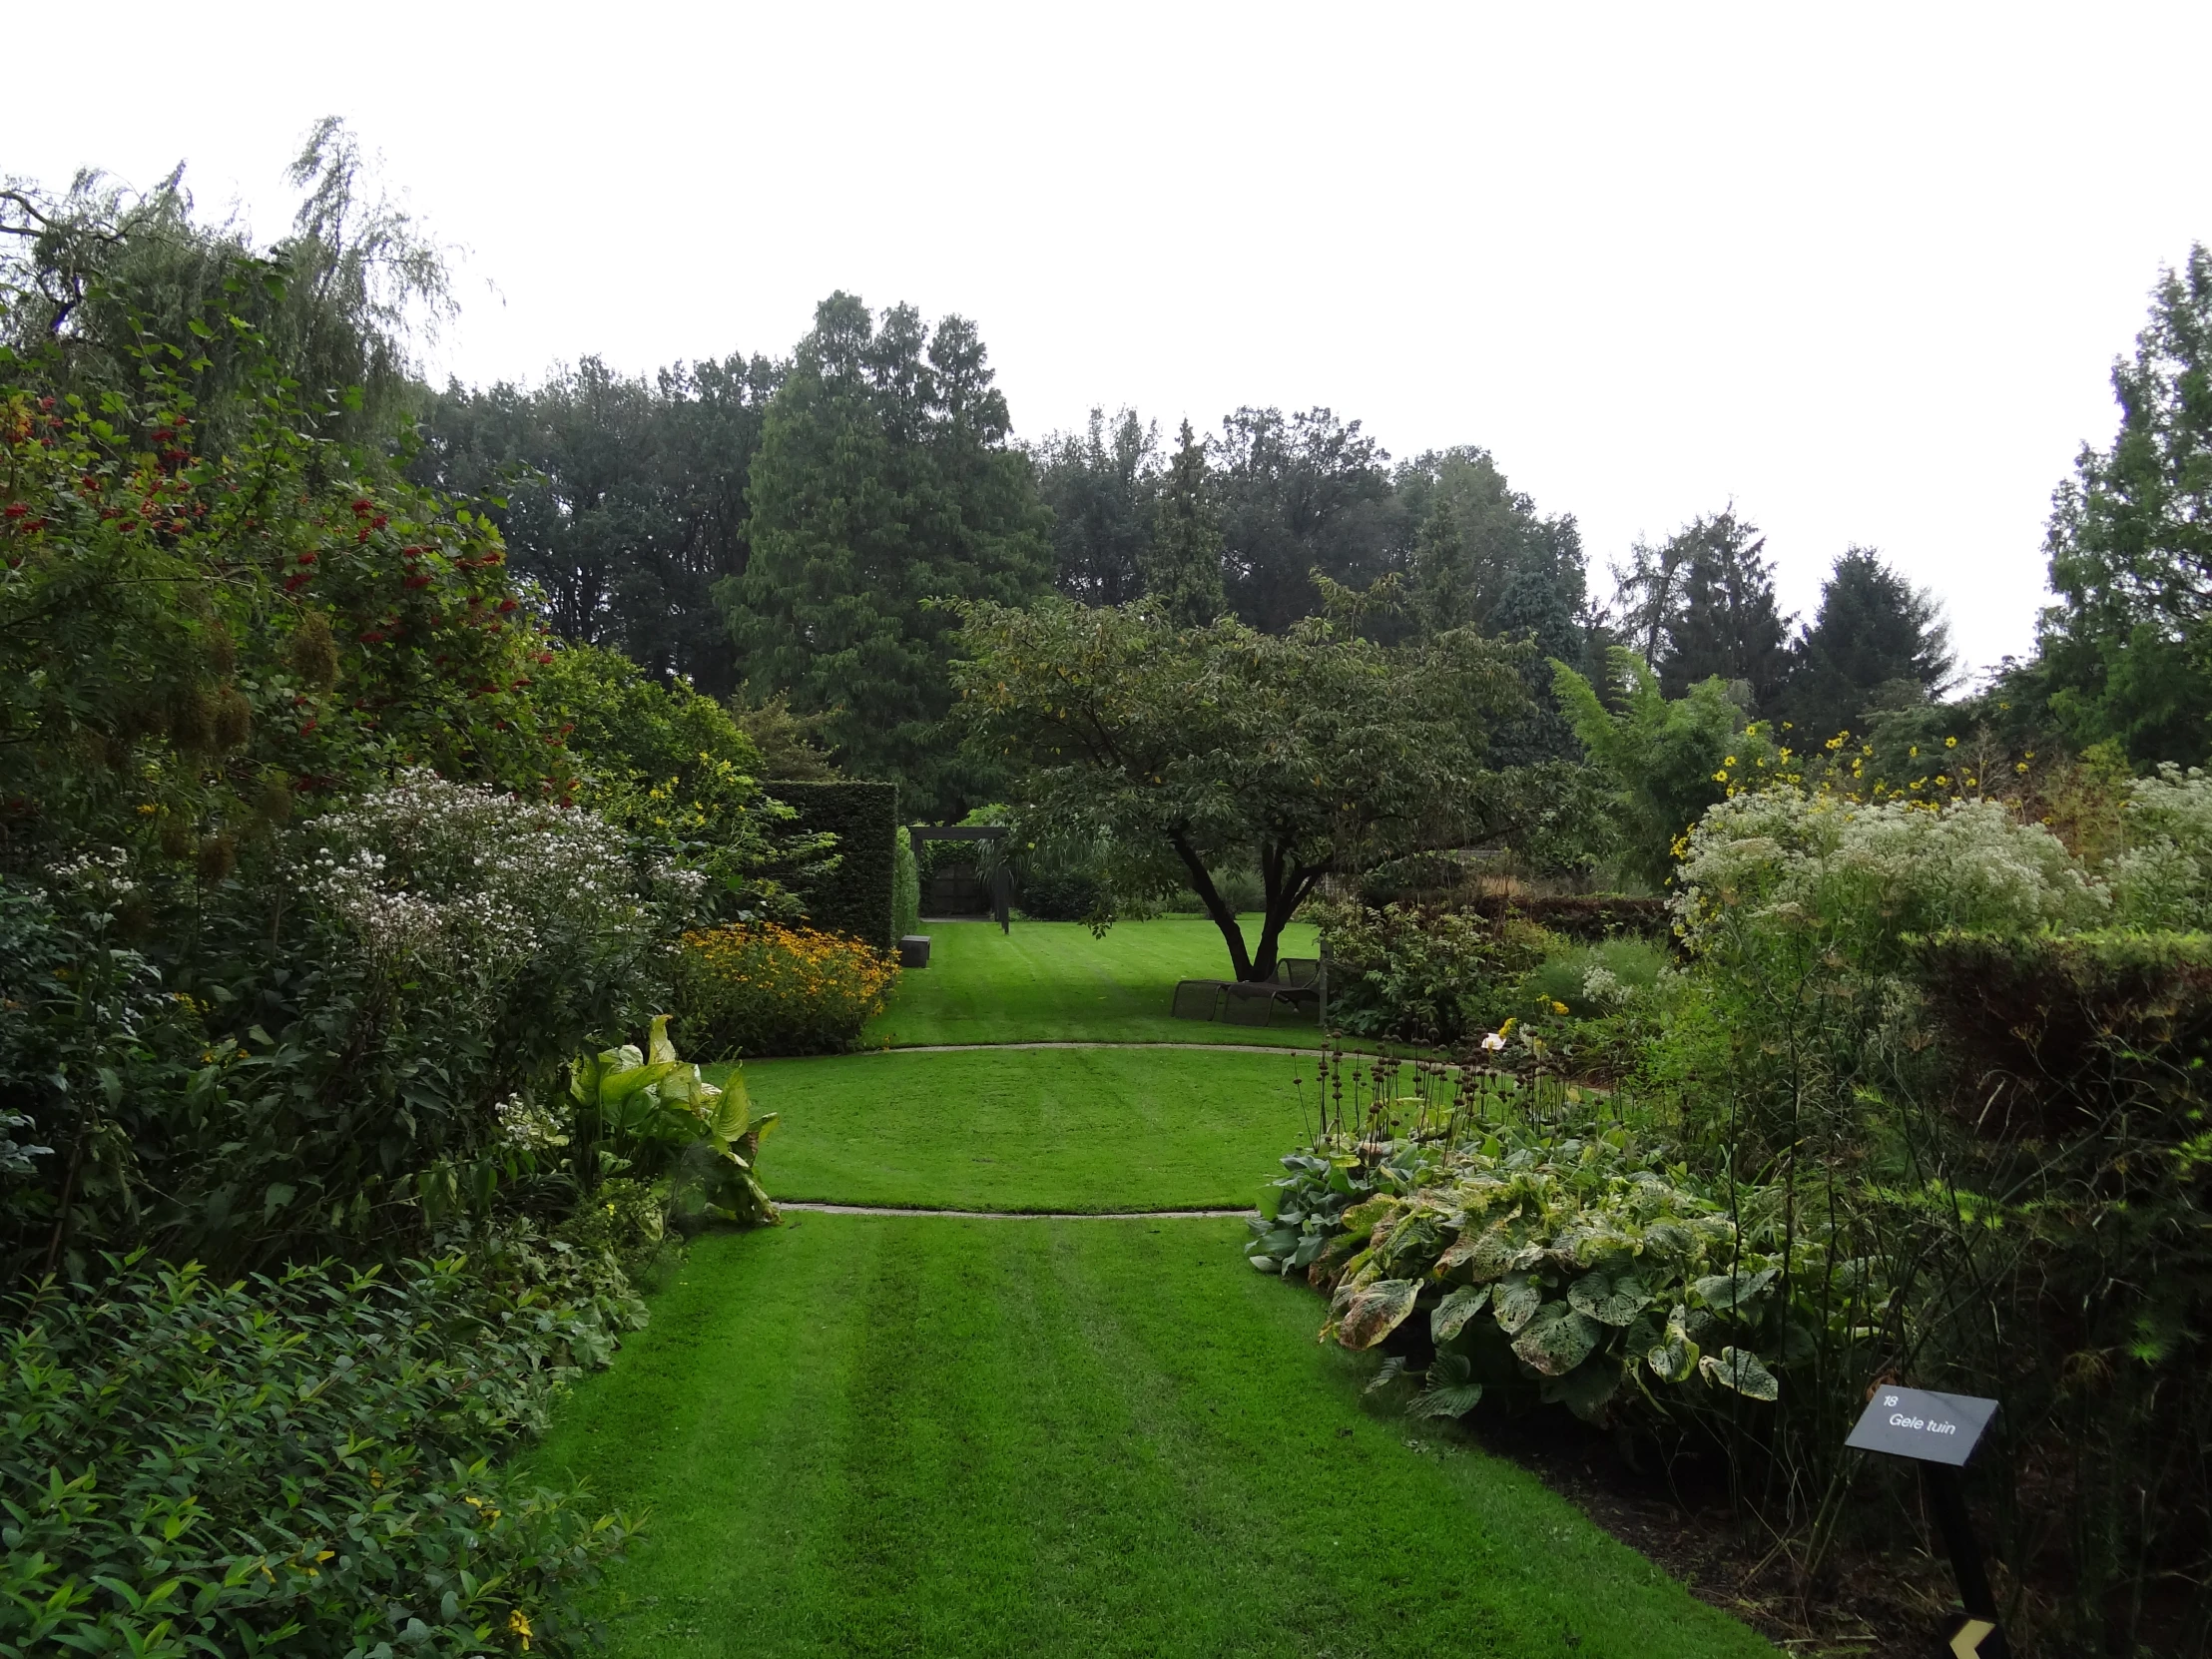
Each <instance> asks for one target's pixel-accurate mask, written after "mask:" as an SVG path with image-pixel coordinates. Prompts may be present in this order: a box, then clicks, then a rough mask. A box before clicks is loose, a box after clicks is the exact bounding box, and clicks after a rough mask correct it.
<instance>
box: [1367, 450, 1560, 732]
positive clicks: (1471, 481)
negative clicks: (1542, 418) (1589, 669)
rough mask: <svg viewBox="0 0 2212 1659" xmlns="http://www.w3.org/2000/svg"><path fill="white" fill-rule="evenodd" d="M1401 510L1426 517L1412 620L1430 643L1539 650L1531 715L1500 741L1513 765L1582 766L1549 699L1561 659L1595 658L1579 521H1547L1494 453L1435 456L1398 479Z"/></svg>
mask: <svg viewBox="0 0 2212 1659" xmlns="http://www.w3.org/2000/svg"><path fill="white" fill-rule="evenodd" d="M1397 494H1398V499H1399V501H1400V502H1401V503H1402V504H1403V505H1404V506H1405V507H1406V509H1407V510H1408V511H1410V512H1415V513H1418V514H1419V515H1420V516H1419V525H1420V528H1419V530H1418V531H1417V532H1416V534H1415V536H1414V539H1413V548H1412V557H1411V560H1410V564H1409V567H1408V570H1407V581H1406V588H1405V598H1406V604H1405V610H1406V615H1407V618H1408V620H1409V621H1410V623H1411V625H1412V626H1413V627H1414V628H1415V629H1416V630H1418V631H1420V632H1422V633H1431V634H1432V633H1436V632H1439V631H1441V630H1443V629H1447V628H1458V627H1463V626H1467V625H1469V624H1471V625H1472V626H1474V627H1475V628H1477V629H1479V630H1480V631H1481V632H1482V633H1484V634H1487V635H1491V636H1493V637H1497V638H1505V639H1526V640H1529V641H1531V642H1533V644H1534V645H1535V648H1536V655H1535V656H1534V657H1533V658H1531V659H1530V661H1529V665H1528V670H1527V680H1528V689H1529V696H1530V702H1529V711H1530V712H1529V714H1528V715H1527V717H1526V718H1525V720H1524V721H1523V722H1522V723H1520V724H1519V725H1517V726H1516V727H1514V728H1513V729H1511V730H1509V731H1507V732H1504V733H1501V734H1500V736H1499V741H1498V755H1499V758H1500V759H1501V760H1504V761H1508V762H1534V761H1541V760H1548V759H1559V760H1566V759H1574V758H1576V755H1575V744H1574V738H1573V735H1572V734H1571V733H1570V732H1569V731H1568V729H1567V725H1566V722H1565V721H1564V720H1563V719H1562V718H1561V717H1560V715H1559V712H1558V710H1557V709H1556V708H1555V707H1554V706H1553V704H1552V702H1551V700H1550V698H1549V697H1548V696H1546V695H1545V694H1546V692H1547V690H1548V688H1549V683H1550V676H1549V672H1548V671H1547V670H1546V669H1545V667H1544V664H1545V662H1546V661H1547V660H1548V659H1550V658H1554V657H1559V658H1564V659H1566V660H1567V661H1569V662H1573V663H1580V662H1582V661H1583V660H1584V658H1585V657H1586V656H1587V655H1588V641H1589V635H1590V628H1591V625H1590V620H1589V617H1588V615H1587V612H1588V608H1589V606H1588V593H1587V582H1586V569H1585V561H1584V558H1583V553H1582V536H1581V532H1580V531H1579V530H1578V529H1577V528H1576V526H1575V522H1574V520H1573V519H1572V518H1571V517H1565V516H1560V517H1552V518H1546V517H1543V516H1541V515H1540V514H1538V513H1537V511H1536V505H1535V503H1534V502H1533V501H1532V500H1530V499H1529V497H1528V496H1526V495H1525V494H1523V493H1521V492H1520V491H1519V490H1515V489H1513V488H1511V487H1510V486H1509V485H1508V484H1507V483H1506V481H1505V476H1504V474H1503V473H1501V472H1500V471H1498V469H1497V465H1496V463H1495V462H1494V461H1492V460H1491V458H1490V456H1489V453H1488V452H1487V451H1486V450H1482V449H1476V448H1472V447H1465V446H1462V447H1459V448H1454V449H1446V450H1442V451H1437V452H1432V453H1429V454H1425V455H1422V456H1420V457H1419V458H1418V459H1416V460H1414V461H1412V462H1410V463H1409V464H1407V465H1405V466H1402V467H1400V468H1399V469H1398V473H1397Z"/></svg>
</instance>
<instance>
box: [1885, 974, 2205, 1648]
mask: <svg viewBox="0 0 2212 1659" xmlns="http://www.w3.org/2000/svg"><path fill="white" fill-rule="evenodd" d="M1918 954H1919V964H1920V975H1919V977H1920V981H1921V984H1922V986H1923V987H1924V989H1925V991H1926V993H1927V994H1928V995H1929V997H1930V998H1931V1000H1932V1002H1933V1004H1934V1006H1935V1009H1936V1017H1937V1018H1938V1019H1939V1021H1940V1022H1941V1025H1942V1027H1943V1029H1944V1031H1945V1033H1946V1035H1947V1036H1948V1037H1949V1038H1950V1039H1951V1041H1952V1043H1953V1044H1954V1045H1955V1047H1956V1049H1957V1051H1958V1053H1959V1055H1960V1058H1961V1060H1962V1062H1963V1074H1964V1076H1965V1077H1966V1078H1967V1079H1969V1080H1970V1084H1969V1086H1968V1087H1965V1088H1962V1089H1960V1090H1959V1091H1958V1092H1957V1094H1956V1095H1955V1096H1954V1097H1953V1098H1952V1099H1951V1101H1950V1102H1949V1104H1950V1108H1951V1110H1952V1112H1953V1113H1954V1115H1955V1116H1956V1118H1957V1119H1958V1121H1959V1122H1960V1123H1961V1124H1962V1125H1963V1126H1964V1127H1965V1128H1966V1129H1968V1130H1969V1131H1970V1134H1971V1138H1972V1145H1971V1150H1970V1154H1969V1155H1970V1157H1971V1160H1972V1166H1973V1168H1974V1181H1975V1185H1976V1186H1977V1187H1978V1188H1979V1189H1980V1190H1981V1191H1982V1192H1984V1193H1987V1194H1988V1195H1990V1197H1991V1198H1992V1199H1996V1200H1999V1201H2000V1202H2001V1204H2002V1214H2003V1216H2004V1218H2005V1220H2006V1222H2007V1224H2008V1225H2009V1227H2010V1229H2011V1232H2010V1234H2009V1248H2008V1250H2007V1251H2006V1252H2005V1253H2004V1255H2005V1256H2007V1257H2009V1260H2006V1261H2005V1262H2004V1265H2005V1267H2006V1268H2007V1270H2008V1271H2007V1272H2005V1273H2004V1274H2003V1276H2002V1277H2001V1278H1999V1279H1997V1280H1996V1281H1995V1282H1994V1284H1993V1285H1992V1286H1991V1293H1990V1297H1991V1301H1992V1303H1993V1305H1994V1306H1993V1309H1992V1313H1991V1316H1990V1318H1991V1319H1992V1321H1993V1322H1995V1323H1996V1324H1997V1325H1998V1326H1999V1328H2001V1329H2003V1330H2006V1331H2008V1332H2011V1333H2013V1334H2014V1335H2013V1340H2012V1341H2011V1342H2009V1343H2007V1344H2005V1345H2004V1347H2003V1350H2002V1351H2001V1352H2000V1353H1996V1354H1985V1353H1978V1352H1974V1351H1973V1350H1969V1351H1968V1352H1969V1353H1970V1354H1972V1357H1973V1358H1974V1359H1975V1360H1978V1361H1979V1363H1980V1364H1981V1365H1982V1366H1984V1367H1989V1368H1996V1367H2001V1368H2002V1374H2003V1376H2004V1379H2005V1392H2004V1397H2005V1410H2006V1412H2007V1413H2008V1415H2009V1416H2010V1418H2011V1420H2010V1422H2009V1423H2008V1425H2007V1427H2008V1431H2009V1432H2010V1433H2011V1434H2014V1435H2017V1436H2019V1437H2021V1438H2025V1439H2030V1440H2032V1441H2034V1442H2036V1443H2038V1444H2040V1445H2042V1446H2044V1447H2046V1448H2047V1450H2046V1451H2045V1452H2044V1455H2045V1456H2046V1457H2047V1458H2048V1459H2049V1461H2050V1464H2051V1473H2052V1475H2053V1476H2054V1477H2055V1478H2057V1479H2059V1480H2061V1481H2062V1482H2063V1483H2064V1485H2063V1489H2064V1490H2065V1491H2066V1492H2068V1493H2069V1498H2068V1501H2066V1502H2065V1503H2064V1504H2063V1505H2062V1506H2061V1511H2060V1513H2058V1514H2046V1515H2040V1516H2038V1515H2035V1514H2033V1513H2025V1514H2022V1515H2021V1517H2020V1520H2019V1523H2018V1524H2019V1527H2020V1544H2019V1545H2017V1546H2015V1547H2024V1548H2034V1547H2036V1546H2037V1545H2038V1544H2042V1543H2043V1540H2045V1539H2046V1538H2052V1537H2053V1535H2055V1538H2056V1540H2058V1541H2061V1543H2062V1547H2063V1549H2064V1551H2065V1554H2066V1556H2067V1558H2068V1559H2069V1560H2071V1561H2072V1562H2074V1563H2075V1564H2076V1565H2077V1568H2078V1570H2079V1572H2080V1575H2081V1576H2080V1581H2079V1583H2078V1584H2077V1586H2076V1587H2075V1589H2074V1592H2073V1601H2074V1617H2075V1619H2076V1620H2077V1621H2078V1628H2081V1629H2083V1630H2084V1631H2087V1630H2094V1629H2096V1628H2097V1627H2098V1626H2100V1625H2101V1626H2102V1627H2103V1628H2104V1630H2106V1631H2127V1630H2129V1629H2131V1628H2137V1627H2138V1621H2140V1620H2141V1619H2142V1618H2143V1617H2144V1616H2145V1613H2146V1611H2147V1610H2148V1608H2147V1607H2146V1604H2150V1605H2151V1606H2153V1607H2154V1606H2155V1604H2156V1602H2157V1600H2158V1599H2159V1598H2158V1595H2157V1591H2156V1584H2157V1582H2158V1581H2159V1579H2161V1578H2163V1577H2166V1576H2178V1577H2181V1578H2184V1579H2188V1580H2191V1581H2196V1580H2200V1579H2201V1577H2202V1575H2203V1574H2204V1573H2205V1571H2206V1570H2207V1565H2208V1563H2212V1496H2208V1494H2212V1383H2208V1382H2207V1373H2206V1365H2207V1360H2208V1359H2212V1354H2208V1349H2212V1139H2208V1137H2207V1134H2206V1122H2207V1115H2208V1110H2212V1091H2208V1090H2207V1088H2206V1086H2205V1064H2206V1060H2207V1058H2208V1055H2212V939H2207V938H2206V937H2205V936H2204V935H2202V934H2196V933H2138V932H2109V933H2107V932H2096V933H2084V934H2076V935H2073V936H2070V937H2049V936H2041V937H2027V938H2018V937H2003V936H1992V935H1988V934H1958V933H1951V934H1943V935H1938V936H1936V937H1935V938H1932V939H1929V940H1927V941H1925V942H1923V943H1922V944H1921V946H1920V949H1919V952H1918ZM1989 1254H1991V1255H1996V1254H1997V1253H1996V1252H1995V1251H1991V1252H1990V1253H1989ZM2022 1496H2023V1498H2024V1497H2025V1494H2022ZM2028 1501H2029V1502H2032V1499H2030V1500H2028ZM2045 1547H2047V1545H2046V1546H2045ZM2185 1624H2186V1626H2187V1637H2188V1639H2189V1640H2191V1641H2194V1642H2196V1643H2200V1644H2201V1643H2202V1642H2204V1641H2205V1640H2206V1639H2207V1637H2208V1636H2212V1628H2208V1621H2207V1614H2206V1610H2205V1609H2204V1608H2202V1607H2201V1606H2200V1607H2199V1608H2198V1609H2197V1611H2196V1613H2195V1614H2194V1616H2193V1617H2190V1618H2188V1619H2187V1620H2186V1621H2185ZM2182 1650H2183V1649H2182V1648H2181V1647H2180V1646H2176V1647H2175V1648H2174V1649H2173V1651H2182ZM2112 1651H2120V1649H2117V1648H2114V1649H2112ZM2189 1651H2199V1649H2196V1648H2191V1649H2189Z"/></svg>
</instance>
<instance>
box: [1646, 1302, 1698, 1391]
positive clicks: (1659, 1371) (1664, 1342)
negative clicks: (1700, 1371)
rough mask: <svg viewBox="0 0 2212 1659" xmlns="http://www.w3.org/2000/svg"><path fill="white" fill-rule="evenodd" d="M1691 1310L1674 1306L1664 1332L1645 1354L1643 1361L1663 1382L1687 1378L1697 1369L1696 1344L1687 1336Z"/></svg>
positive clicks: (1682, 1381)
mask: <svg viewBox="0 0 2212 1659" xmlns="http://www.w3.org/2000/svg"><path fill="white" fill-rule="evenodd" d="M1689 1317H1690V1311H1689V1309H1687V1308H1684V1307H1680V1306H1677V1307H1676V1309H1675V1311H1674V1317H1673V1318H1671V1319H1669V1320H1668V1321H1667V1333H1666V1335H1665V1336H1663V1337H1661V1338H1660V1339H1659V1341H1658V1342H1657V1343H1656V1344H1654V1345H1653V1346H1652V1348H1651V1349H1650V1350H1649V1351H1648V1352H1647V1353H1646V1354H1645V1355H1644V1364H1645V1365H1647V1366H1649V1367H1650V1368H1651V1374H1652V1376H1654V1377H1656V1378H1658V1379H1659V1381H1660V1382H1662V1383H1687V1382H1688V1381H1689V1380H1690V1376H1691V1374H1692V1373H1693V1372H1695V1371H1696V1370H1697V1362H1698V1348H1697V1344H1696V1343H1694V1342H1692V1341H1691V1340H1690V1332H1689V1326H1688V1321H1689Z"/></svg>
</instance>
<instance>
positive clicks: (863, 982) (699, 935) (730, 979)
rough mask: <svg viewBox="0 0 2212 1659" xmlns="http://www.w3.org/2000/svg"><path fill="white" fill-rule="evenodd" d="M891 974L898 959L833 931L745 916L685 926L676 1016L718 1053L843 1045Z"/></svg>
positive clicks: (703, 1047)
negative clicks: (730, 922)
mask: <svg viewBox="0 0 2212 1659" xmlns="http://www.w3.org/2000/svg"><path fill="white" fill-rule="evenodd" d="M897 981H898V961H897V958H896V957H894V956H892V955H890V954H889V953H888V952H886V951H882V950H877V949H875V948H874V947H873V946H871V945H868V944H864V943H862V942H861V941H860V940H858V939H853V938H847V937H846V936H845V935H843V934H841V933H824V932H818V931H816V930H814V929H812V928H805V927H786V926H783V925H781V924H780V923H776V922H754V923H750V924H745V925H735V926H728V927H709V928H702V929H698V930H695V931H693V932H689V933H686V934H685V935H684V937H683V947H682V950H681V952H680V953H679V956H678V962H677V972H676V984H677V996H676V1007H677V1024H678V1027H679V1028H680V1029H681V1030H682V1031H683V1033H684V1041H685V1043H686V1044H687V1045H688V1046H689V1047H691V1048H692V1049H693V1050H694V1051H696V1052H698V1053H702V1054H708V1055H712V1056H715V1057H717V1058H722V1059H735V1058H737V1057H739V1056H741V1055H754V1054H826V1053H835V1052H838V1051H840V1050H843V1049H849V1048H850V1047H852V1046H853V1044H854V1043H855V1042H857V1041H858V1040H859V1035H860V1028H861V1027H862V1026H863V1025H865V1024H866V1023H867V1022H868V1020H870V1019H871V1018H873V1017H874V1016H875V1015H876V1014H878V1013H880V1012H881V1011H882V1009H883V1004H884V1002H885V1001H886V999H887V998H888V997H889V995H890V990H891V987H892V986H893V985H894V984H896V983H897Z"/></svg>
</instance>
